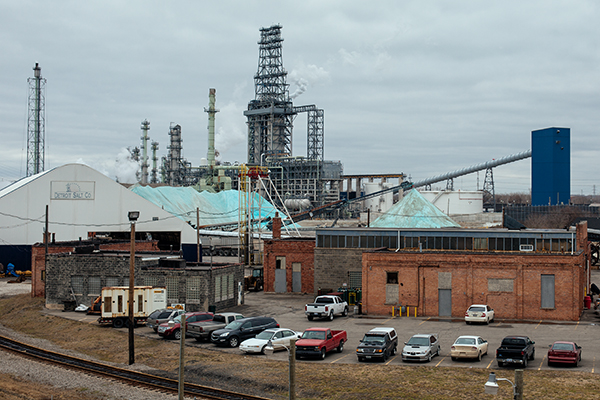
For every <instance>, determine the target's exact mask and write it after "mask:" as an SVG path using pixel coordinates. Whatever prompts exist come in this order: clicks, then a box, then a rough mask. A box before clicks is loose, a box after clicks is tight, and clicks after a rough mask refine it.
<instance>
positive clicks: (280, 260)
mask: <svg viewBox="0 0 600 400" xmlns="http://www.w3.org/2000/svg"><path fill="white" fill-rule="evenodd" d="M275 269H285V257H275Z"/></svg>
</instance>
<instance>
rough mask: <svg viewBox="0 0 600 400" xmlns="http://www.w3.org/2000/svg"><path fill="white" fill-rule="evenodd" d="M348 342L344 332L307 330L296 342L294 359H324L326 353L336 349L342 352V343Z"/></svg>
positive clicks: (327, 329) (326, 329)
mask: <svg viewBox="0 0 600 400" xmlns="http://www.w3.org/2000/svg"><path fill="white" fill-rule="evenodd" d="M347 340H348V336H347V334H346V331H334V330H331V329H329V328H309V329H307V330H305V331H304V333H302V337H301V338H300V340H298V341H297V342H296V357H297V358H302V357H319V358H320V359H321V360H323V359H325V356H326V355H327V353H329V352H330V351H331V350H333V349H336V350H337V351H338V353H341V352H342V351H344V343H346V341H347Z"/></svg>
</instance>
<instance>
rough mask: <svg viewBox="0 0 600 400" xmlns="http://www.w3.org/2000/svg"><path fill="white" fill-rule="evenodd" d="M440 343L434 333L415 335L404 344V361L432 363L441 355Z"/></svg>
mask: <svg viewBox="0 0 600 400" xmlns="http://www.w3.org/2000/svg"><path fill="white" fill-rule="evenodd" d="M440 350H441V347H440V341H439V339H438V336H437V335H436V334H434V333H428V334H417V335H413V336H412V337H411V338H410V339H409V340H408V342H404V348H403V349H402V361H431V359H432V358H433V357H435V356H439V355H440Z"/></svg>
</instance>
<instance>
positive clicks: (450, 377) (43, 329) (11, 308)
mask: <svg viewBox="0 0 600 400" xmlns="http://www.w3.org/2000/svg"><path fill="white" fill-rule="evenodd" d="M42 307H43V300H41V299H32V298H30V297H29V296H28V295H20V296H15V297H11V298H10V299H0V323H2V324H3V325H4V326H6V327H9V328H11V329H13V330H16V331H20V332H23V333H26V334H28V335H31V336H35V337H38V338H43V339H47V340H49V341H51V342H53V343H55V344H57V345H59V346H61V347H65V348H69V349H72V350H75V351H78V352H80V353H84V354H87V355H89V356H91V357H94V358H97V359H99V360H103V361H107V362H116V363H127V360H128V354H129V353H128V342H127V334H126V333H125V334H124V333H122V332H118V331H116V330H114V329H112V328H109V327H101V326H96V325H90V324H83V323H78V322H76V321H71V320H66V319H62V318H55V317H50V316H46V315H43V314H40V312H39V311H40V310H41V308H42ZM348 350H349V349H346V351H348ZM178 351H179V346H178V345H176V343H173V342H166V341H160V340H151V339H145V338H140V337H136V363H138V364H145V365H148V366H150V367H153V368H157V369H162V370H164V371H166V374H175V373H176V370H177V364H178V357H179V355H178ZM296 371H297V388H298V398H304V399H311V398H326V399H344V400H351V399H361V400H362V399H365V398H368V399H392V398H403V399H424V400H427V399H432V400H433V399H435V400H439V399H469V400H471V399H473V398H487V397H489V398H493V397H492V396H487V395H484V394H483V384H484V383H485V382H486V380H487V376H488V374H489V371H488V370H485V369H479V368H432V367H431V366H422V367H404V366H399V365H381V364H325V363H312V362H300V363H298V364H297V367H296ZM496 372H497V375H498V377H504V378H509V379H511V380H513V378H514V373H513V372H512V371H511V370H500V371H496ZM186 380H189V381H196V382H198V383H202V384H209V385H211V386H216V387H223V388H227V389H231V390H238V391H242V392H248V393H253V394H259V395H263V396H265V397H271V398H286V397H287V385H288V376H287V363H282V362H275V361H268V360H265V359H264V358H262V357H246V356H243V355H235V354H229V353H222V352H219V351H212V350H205V349H199V348H195V347H188V348H186ZM524 382H525V397H526V398H529V399H545V400H552V399H567V398H568V399H580V398H581V399H592V398H598V393H600V380H599V379H598V377H597V376H596V375H594V374H591V373H585V372H575V371H567V372H565V371H537V370H526V371H525V375H524ZM511 391H512V388H511V387H510V385H508V384H501V385H500V390H499V395H500V396H499V397H497V398H510V396H511Z"/></svg>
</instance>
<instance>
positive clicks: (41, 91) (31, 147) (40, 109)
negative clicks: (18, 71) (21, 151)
mask: <svg viewBox="0 0 600 400" xmlns="http://www.w3.org/2000/svg"><path fill="white" fill-rule="evenodd" d="M33 76H34V77H33V78H28V79H27V82H28V83H29V99H28V104H29V107H28V109H29V112H28V117H27V176H31V175H35V174H38V173H40V172H42V171H43V170H44V158H45V153H46V151H45V136H46V132H45V131H46V127H45V125H46V99H45V97H46V96H45V92H46V79H44V78H42V68H41V67H40V65H39V64H38V63H35V67H33Z"/></svg>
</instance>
